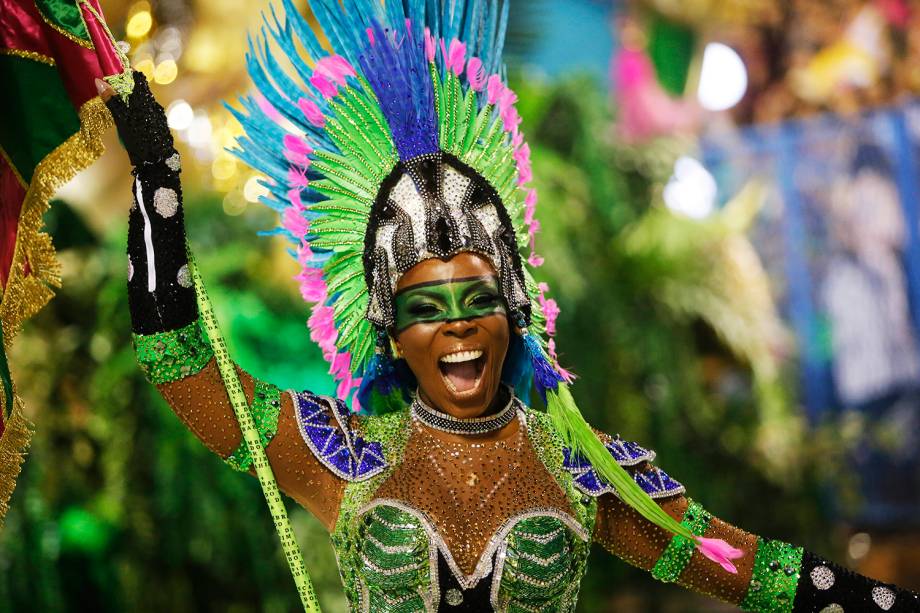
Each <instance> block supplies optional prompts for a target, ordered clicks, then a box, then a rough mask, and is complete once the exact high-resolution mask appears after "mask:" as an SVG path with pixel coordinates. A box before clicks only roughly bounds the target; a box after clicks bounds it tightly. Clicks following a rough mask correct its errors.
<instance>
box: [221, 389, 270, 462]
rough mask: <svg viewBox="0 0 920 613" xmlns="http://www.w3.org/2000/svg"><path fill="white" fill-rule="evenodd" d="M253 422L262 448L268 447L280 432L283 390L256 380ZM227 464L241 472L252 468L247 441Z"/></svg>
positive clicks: (229, 458) (232, 455)
mask: <svg viewBox="0 0 920 613" xmlns="http://www.w3.org/2000/svg"><path fill="white" fill-rule="evenodd" d="M249 410H250V411H252V421H253V422H254V423H255V425H256V430H258V431H259V440H261V441H262V447H263V448H264V447H267V446H268V443H269V442H270V441H271V440H272V438H274V436H275V433H276V432H278V414H279V413H280V412H281V390H280V389H278V388H277V387H275V386H274V385H272V384H271V383H265V382H264V381H259V380H258V379H256V388H255V391H254V392H253V398H252V406H250V408H249ZM226 461H227V464H229V465H230V466H231V467H233V468H235V469H236V470H239V471H243V472H245V471H247V470H249V467H250V466H252V456H250V455H249V448H248V447H247V446H246V441H240V446H239V447H237V448H236V451H234V452H233V453H232V454H230V457H228V458H227V460H226Z"/></svg>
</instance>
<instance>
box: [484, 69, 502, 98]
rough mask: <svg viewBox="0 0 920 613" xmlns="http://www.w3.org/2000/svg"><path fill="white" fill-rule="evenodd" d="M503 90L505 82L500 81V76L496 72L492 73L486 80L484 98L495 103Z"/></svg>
mask: <svg viewBox="0 0 920 613" xmlns="http://www.w3.org/2000/svg"><path fill="white" fill-rule="evenodd" d="M504 91H505V84H504V83H502V78H501V77H500V76H498V75H497V74H494V75H492V76H491V77H489V79H488V80H487V81H486V95H487V97H486V99H487V100H488V101H489V104H495V103H496V102H498V100H499V98H501V97H502V94H503V93H504Z"/></svg>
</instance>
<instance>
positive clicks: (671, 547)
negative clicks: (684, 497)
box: [652, 500, 712, 583]
mask: <svg viewBox="0 0 920 613" xmlns="http://www.w3.org/2000/svg"><path fill="white" fill-rule="evenodd" d="M711 520H712V514H711V513H709V511H707V510H706V509H704V508H703V505H701V504H700V503H698V502H693V501H692V500H691V501H690V505H689V506H688V507H687V510H686V511H685V512H684V517H683V520H682V521H681V522H680V523H682V524H683V525H684V526H686V527H687V528H689V529H690V532H692V533H693V534H695V535H696V536H703V534H705V533H706V528H707V527H709V522H710V521H711ZM695 550H696V543H694V542H693V541H691V540H690V539H688V538H686V537H683V536H680V535H674V537H673V538H672V539H671V542H670V543H668V546H667V548H666V549H665V550H664V552H663V553H662V554H661V557H660V558H658V561H657V562H656V563H655V566H654V568H652V576H653V577H655V578H656V579H658V580H659V581H664V582H666V583H673V582H674V581H677V579H678V578H679V577H680V574H681V573H682V572H684V569H685V568H686V567H687V564H689V563H690V558H691V557H693V552H694V551H695Z"/></svg>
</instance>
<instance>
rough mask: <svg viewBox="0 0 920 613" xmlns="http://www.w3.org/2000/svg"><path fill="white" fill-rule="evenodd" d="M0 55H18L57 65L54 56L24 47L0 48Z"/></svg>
mask: <svg viewBox="0 0 920 613" xmlns="http://www.w3.org/2000/svg"><path fill="white" fill-rule="evenodd" d="M0 55H14V56H16V57H21V58H25V59H27V60H33V61H36V62H41V63H42V64H48V65H49V66H55V65H56V64H55V61H54V58H52V57H48V56H47V55H45V54H43V53H39V52H38V51H25V50H23V49H0Z"/></svg>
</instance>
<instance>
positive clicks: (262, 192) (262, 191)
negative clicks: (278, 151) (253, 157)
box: [243, 175, 268, 202]
mask: <svg viewBox="0 0 920 613" xmlns="http://www.w3.org/2000/svg"><path fill="white" fill-rule="evenodd" d="M260 179H261V180H263V181H264V180H265V177H263V176H260V175H254V176H252V177H249V179H248V180H247V181H246V184H245V185H243V196H244V197H245V198H246V200H248V201H249V202H258V201H259V198H261V197H262V196H267V195H268V190H267V189H266V188H265V186H263V185H262V184H261V183H259V180H260Z"/></svg>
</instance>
